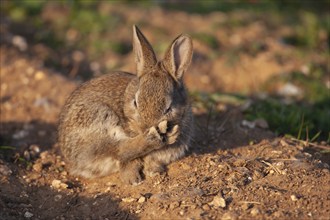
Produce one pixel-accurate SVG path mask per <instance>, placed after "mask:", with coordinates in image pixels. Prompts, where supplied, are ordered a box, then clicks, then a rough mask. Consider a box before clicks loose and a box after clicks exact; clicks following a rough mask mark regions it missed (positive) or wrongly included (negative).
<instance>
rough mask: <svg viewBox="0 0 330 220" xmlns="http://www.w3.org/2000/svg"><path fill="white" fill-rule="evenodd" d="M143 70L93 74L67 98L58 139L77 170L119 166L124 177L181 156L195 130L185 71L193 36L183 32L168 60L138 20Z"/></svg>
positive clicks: (135, 177) (136, 43) (97, 171)
mask: <svg viewBox="0 0 330 220" xmlns="http://www.w3.org/2000/svg"><path fill="white" fill-rule="evenodd" d="M133 48H134V54H135V62H136V67H137V74H136V75H133V74H131V73H126V72H114V73H111V74H107V75H103V76H101V77H98V78H95V79H92V80H90V81H88V82H86V83H84V84H82V85H81V86H80V87H79V88H77V89H76V90H75V91H74V92H73V93H72V95H71V96H70V97H69V99H68V100H67V102H66V104H65V106H64V108H63V110H62V112H61V115H60V124H59V144H60V147H61V150H62V153H63V155H64V157H65V158H66V160H67V162H68V164H69V167H70V171H71V173H72V174H73V175H79V176H82V177H85V178H93V177H99V176H105V175H108V174H110V173H113V172H116V171H119V172H120V176H121V178H122V180H123V181H124V182H126V183H130V184H137V183H139V182H140V181H142V176H141V174H142V171H143V173H144V175H149V176H152V175H153V174H155V173H158V172H162V171H164V166H165V165H167V164H169V163H170V162H172V161H174V160H177V159H178V158H180V157H182V156H183V155H184V153H185V151H186V150H187V149H188V146H189V144H190V139H191V136H192V113H191V108H190V104H189V102H188V98H187V92H186V89H185V87H184V84H183V79H182V77H183V74H184V72H185V71H186V70H187V68H188V65H189V63H190V61H191V58H192V53H193V51H192V50H193V46H192V40H191V39H190V37H189V36H186V35H180V36H179V37H177V38H176V39H175V40H174V41H173V43H172V44H171V46H170V47H169V48H168V50H167V52H166V54H165V58H164V59H163V60H162V61H157V59H156V56H155V53H154V51H153V49H152V47H151V45H150V44H149V42H148V41H147V39H146V38H145V37H144V35H143V34H142V33H141V31H140V30H139V29H138V28H137V27H136V26H133Z"/></svg>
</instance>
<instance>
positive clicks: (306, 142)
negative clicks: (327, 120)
mask: <svg viewBox="0 0 330 220" xmlns="http://www.w3.org/2000/svg"><path fill="white" fill-rule="evenodd" d="M291 140H292V141H295V142H298V143H303V144H304V145H305V146H306V147H307V146H309V145H310V146H313V147H316V148H320V149H323V150H330V146H324V145H318V144H314V143H310V142H308V141H303V140H299V139H297V138H291Z"/></svg>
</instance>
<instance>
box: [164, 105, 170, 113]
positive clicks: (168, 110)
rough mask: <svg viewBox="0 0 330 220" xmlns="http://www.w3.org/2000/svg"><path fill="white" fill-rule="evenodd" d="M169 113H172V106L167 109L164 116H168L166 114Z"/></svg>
mask: <svg viewBox="0 0 330 220" xmlns="http://www.w3.org/2000/svg"><path fill="white" fill-rule="evenodd" d="M171 111H172V106H170V107H168V108H167V109H166V110H165V112H164V114H168V113H170V112H171Z"/></svg>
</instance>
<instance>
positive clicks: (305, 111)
mask: <svg viewBox="0 0 330 220" xmlns="http://www.w3.org/2000/svg"><path fill="white" fill-rule="evenodd" d="M329 101H330V99H327V100H324V102H323V103H317V104H315V105H308V104H303V103H292V104H285V103H283V102H282V101H281V100H280V99H276V98H268V99H266V100H259V101H257V102H255V103H254V104H253V105H252V106H251V107H250V108H249V109H247V110H246V112H245V116H246V118H247V119H248V120H254V119H257V118H263V119H265V120H266V121H267V122H268V124H269V126H270V129H271V130H273V131H275V132H276V133H277V134H278V135H292V136H294V137H297V138H298V139H308V138H313V139H314V140H319V141H328V142H329V140H330V139H329V138H330V111H329V110H328V108H326V107H325V106H324V105H325V103H329Z"/></svg>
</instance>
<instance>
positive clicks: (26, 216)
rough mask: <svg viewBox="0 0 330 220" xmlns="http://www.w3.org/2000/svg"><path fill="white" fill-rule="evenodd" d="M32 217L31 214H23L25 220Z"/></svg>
mask: <svg viewBox="0 0 330 220" xmlns="http://www.w3.org/2000/svg"><path fill="white" fill-rule="evenodd" d="M32 216H33V214H32V213H31V212H28V211H26V212H25V213H24V217H25V218H31V217H32Z"/></svg>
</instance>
